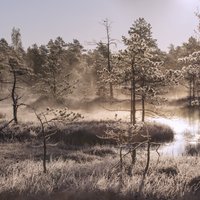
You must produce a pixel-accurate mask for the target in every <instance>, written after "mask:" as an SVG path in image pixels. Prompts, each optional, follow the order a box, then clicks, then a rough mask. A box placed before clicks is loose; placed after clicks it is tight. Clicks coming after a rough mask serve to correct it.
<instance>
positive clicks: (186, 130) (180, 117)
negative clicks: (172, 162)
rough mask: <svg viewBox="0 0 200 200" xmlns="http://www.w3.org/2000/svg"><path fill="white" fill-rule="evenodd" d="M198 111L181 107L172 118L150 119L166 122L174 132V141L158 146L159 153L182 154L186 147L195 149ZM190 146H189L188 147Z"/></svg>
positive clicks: (197, 141)
mask: <svg viewBox="0 0 200 200" xmlns="http://www.w3.org/2000/svg"><path fill="white" fill-rule="evenodd" d="M199 119H200V112H199V110H198V109H194V108H192V109H189V108H181V109H178V110H176V112H175V115H174V117H173V118H170V119H166V118H154V119H151V121H155V122H158V123H162V124H166V125H168V126H170V127H171V128H172V129H173V130H174V132H175V138H174V142H172V143H170V144H166V145H164V146H163V147H162V148H160V152H161V154H168V155H172V156H177V155H183V154H186V152H188V149H195V148H196V147H197V146H198V144H199V141H200V131H199V130H200V124H199ZM188 147H191V148H188Z"/></svg>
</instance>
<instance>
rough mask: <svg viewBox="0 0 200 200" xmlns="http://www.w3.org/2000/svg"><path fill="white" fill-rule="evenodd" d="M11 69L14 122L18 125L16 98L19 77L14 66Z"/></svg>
mask: <svg viewBox="0 0 200 200" xmlns="http://www.w3.org/2000/svg"><path fill="white" fill-rule="evenodd" d="M10 66H11V69H12V73H13V85H12V94H11V97H12V103H13V119H14V122H15V123H16V124H17V123H18V119H17V108H18V105H17V101H18V99H17V97H16V83H17V77H16V72H15V68H14V66H13V65H12V64H10Z"/></svg>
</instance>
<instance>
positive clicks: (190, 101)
mask: <svg viewBox="0 0 200 200" xmlns="http://www.w3.org/2000/svg"><path fill="white" fill-rule="evenodd" d="M189 105H190V106H192V80H191V79H190V80H189Z"/></svg>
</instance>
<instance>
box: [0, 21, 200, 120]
mask: <svg viewBox="0 0 200 200" xmlns="http://www.w3.org/2000/svg"><path fill="white" fill-rule="evenodd" d="M103 25H104V27H105V30H106V32H105V35H106V38H107V40H106V42H103V41H100V42H99V43H97V44H96V48H95V49H93V50H85V49H84V47H83V45H82V44H80V42H79V41H78V40H77V39H74V40H73V41H72V42H68V43H67V42H65V41H64V40H63V39H62V38H61V37H57V38H56V39H54V40H53V39H51V40H50V41H49V42H48V43H47V44H46V45H41V46H38V45H37V44H33V45H32V46H30V47H28V49H27V50H25V49H24V48H23V47H22V39H21V33H20V30H19V29H16V28H13V30H12V33H11V38H12V44H8V42H7V41H6V40H5V39H1V40H0V83H1V94H2V95H1V99H0V100H1V101H2V100H5V99H7V98H10V97H11V98H12V101H13V112H17V109H18V107H19V106H20V105H21V104H22V103H21V102H20V100H21V98H22V90H23V92H24V90H25V89H28V90H31V92H33V93H36V94H39V95H43V96H44V95H45V96H48V97H49V98H52V99H54V100H60V99H66V98H68V97H70V96H71V95H72V96H73V97H74V98H75V97H77V98H78V99H79V100H81V99H86V98H88V97H96V96H99V97H101V98H102V99H104V100H106V99H107V100H113V99H114V98H115V93H116V92H117V93H118V94H119V93H121V94H126V95H130V99H131V101H130V102H131V106H130V107H131V115H130V119H131V122H132V123H133V124H135V123H136V111H137V109H138V108H137V109H136V101H140V102H141V109H140V110H141V112H142V121H144V120H145V112H146V111H147V110H146V107H145V106H146V104H149V103H150V104H159V103H160V102H162V101H163V100H164V99H163V98H162V95H163V94H164V93H166V91H167V89H168V88H169V87H170V86H174V85H176V84H178V83H179V84H183V85H185V86H186V87H188V88H189V105H193V104H194V102H195V104H198V101H199V98H198V97H199V90H198V86H199V80H198V79H199V74H200V73H199V72H200V68H199V55H200V42H199V41H198V40H197V39H196V38H194V37H190V38H189V40H188V42H186V43H183V44H182V46H178V47H174V46H173V45H171V46H170V49H169V52H163V51H161V50H160V49H159V48H158V46H157V43H156V40H155V39H154V38H153V37H152V27H151V25H150V24H149V23H148V22H146V21H145V19H144V18H139V19H137V20H136V21H135V22H134V23H133V24H132V26H131V27H130V29H129V30H128V36H127V37H124V36H123V37H122V41H123V43H124V45H125V49H124V50H119V51H118V52H115V53H114V52H112V50H111V49H112V48H111V46H112V45H113V44H115V40H114V39H112V37H111V26H110V22H109V21H108V20H105V21H104V22H103Z"/></svg>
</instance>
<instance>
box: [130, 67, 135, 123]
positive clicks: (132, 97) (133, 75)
mask: <svg viewBox="0 0 200 200" xmlns="http://www.w3.org/2000/svg"><path fill="white" fill-rule="evenodd" d="M135 97H136V96H135V69H134V66H133V64H132V80H131V123H132V124H133V125H134V124H136V100H135Z"/></svg>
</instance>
